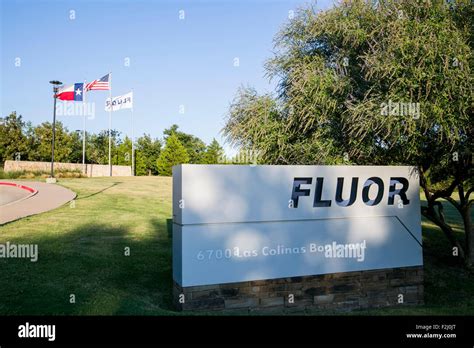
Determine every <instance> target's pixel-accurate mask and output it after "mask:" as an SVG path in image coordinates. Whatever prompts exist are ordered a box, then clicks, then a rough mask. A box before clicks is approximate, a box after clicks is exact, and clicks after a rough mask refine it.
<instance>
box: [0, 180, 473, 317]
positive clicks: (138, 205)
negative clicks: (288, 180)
mask: <svg viewBox="0 0 474 348" xmlns="http://www.w3.org/2000/svg"><path fill="white" fill-rule="evenodd" d="M60 184H61V185H64V186H65V187H68V188H70V189H72V190H73V191H75V192H77V194H78V197H77V199H76V201H75V204H74V205H66V206H63V207H61V208H59V209H56V210H54V211H51V212H47V213H43V214H40V215H36V216H32V217H29V218H25V219H22V220H20V221H16V222H13V223H9V224H6V225H5V226H2V227H0V243H6V242H7V241H9V242H10V243H25V244H38V248H39V259H38V261H37V262H36V263H35V262H30V261H29V260H25V259H0V279H1V283H0V284H1V286H0V315H30V314H31V315H40V314H53V315H61V314H66V315H114V314H117V315H120V314H122V315H124V314H131V315H180V313H178V312H175V311H174V310H173V307H172V298H171V284H172V277H171V239H170V237H169V236H168V233H167V229H166V219H169V218H171V178H165V177H136V178H132V177H130V178H125V177H120V178H92V179H91V178H89V179H60ZM445 210H446V215H447V219H448V221H452V222H454V223H456V226H457V233H458V236H459V238H462V237H463V234H462V230H461V220H460V217H459V216H458V215H457V213H456V211H455V210H454V209H452V208H451V206H450V205H449V204H446V205H445ZM423 241H424V246H425V250H424V260H425V305H424V306H418V307H400V308H389V309H377V310H364V311H356V312H352V313H350V314H351V315H364V314H375V315H386V314H389V315H392V314H393V315H398V314H434V315H436V314H441V315H443V314H446V315H448V314H450V315H458V314H459V315H461V314H467V315H473V314H474V276H473V275H472V274H469V273H468V272H466V271H465V270H464V269H463V268H461V267H460V266H459V264H458V263H457V261H456V259H455V258H454V257H452V256H450V246H449V244H448V243H447V239H446V238H445V237H444V235H443V234H442V232H441V231H440V230H439V229H437V228H436V227H435V226H434V225H432V224H430V223H428V222H426V221H423ZM126 247H129V248H130V256H125V248H126ZM71 294H74V295H75V299H76V303H75V304H71V303H70V302H69V300H70V295H71ZM276 313H277V314H278V313H279V312H276ZM281 313H282V312H281ZM187 314H189V313H187ZM205 314H210V313H205ZM232 314H246V312H245V313H244V312H232ZM300 314H301V313H300ZM308 314H322V312H318V311H316V310H315V311H312V312H309V313H308ZM324 314H331V313H328V312H325V313H324Z"/></svg>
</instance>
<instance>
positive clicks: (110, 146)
mask: <svg viewBox="0 0 474 348" xmlns="http://www.w3.org/2000/svg"><path fill="white" fill-rule="evenodd" d="M109 98H110V108H109V176H112V73H109Z"/></svg>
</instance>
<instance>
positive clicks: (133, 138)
mask: <svg viewBox="0 0 474 348" xmlns="http://www.w3.org/2000/svg"><path fill="white" fill-rule="evenodd" d="M132 176H135V131H134V127H133V88H132Z"/></svg>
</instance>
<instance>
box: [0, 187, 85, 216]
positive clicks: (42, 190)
mask: <svg viewBox="0 0 474 348" xmlns="http://www.w3.org/2000/svg"><path fill="white" fill-rule="evenodd" d="M2 181H3V182H12V183H15V184H22V185H25V186H28V187H31V188H34V189H35V190H37V191H38V193H36V194H35V195H34V196H32V197H30V198H27V199H23V200H21V201H18V202H13V203H10V204H7V205H5V206H0V224H4V223H6V222H11V221H14V220H18V219H21V218H23V217H26V216H30V215H35V214H39V213H43V212H45V211H48V210H52V209H56V208H58V207H60V206H62V205H64V204H65V203H67V202H69V201H71V200H73V199H74V198H76V194H75V193H74V192H72V191H71V190H69V189H67V188H64V187H62V186H59V185H55V184H46V183H44V182H39V181H16V180H2Z"/></svg>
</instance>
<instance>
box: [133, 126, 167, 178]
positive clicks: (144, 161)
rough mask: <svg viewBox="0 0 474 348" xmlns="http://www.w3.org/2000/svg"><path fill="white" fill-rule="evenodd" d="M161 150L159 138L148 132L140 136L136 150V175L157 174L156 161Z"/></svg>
mask: <svg viewBox="0 0 474 348" xmlns="http://www.w3.org/2000/svg"><path fill="white" fill-rule="evenodd" d="M160 152H161V142H160V141H159V140H158V139H152V138H151V137H150V135H148V134H144V135H143V136H141V137H140V138H138V139H137V148H136V151H135V163H136V164H135V166H136V169H135V172H136V175H157V174H158V167H157V165H156V161H157V160H158V157H159V156H160Z"/></svg>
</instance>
